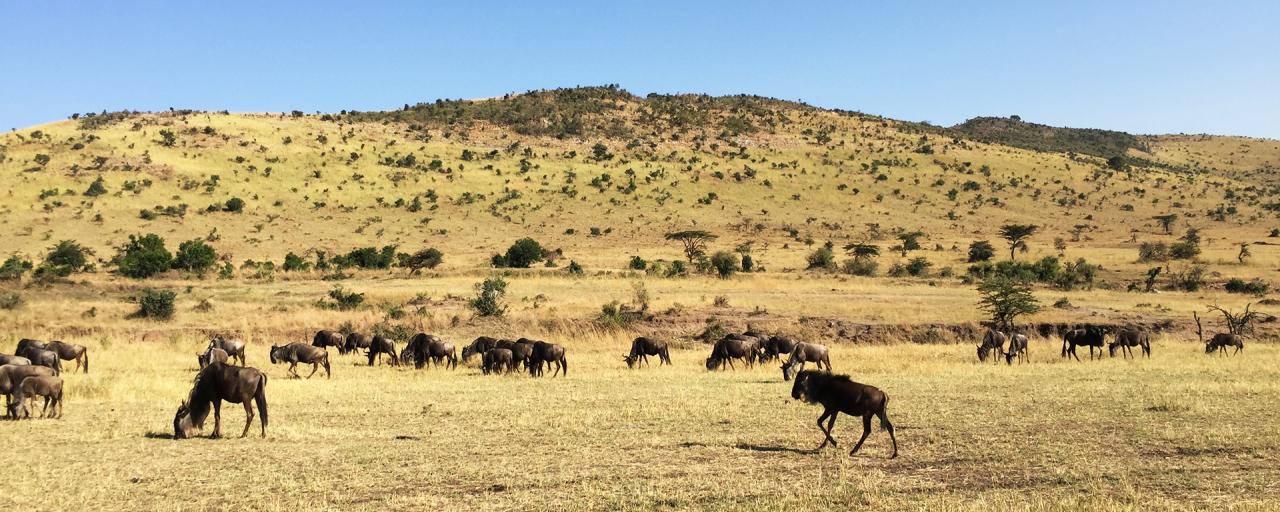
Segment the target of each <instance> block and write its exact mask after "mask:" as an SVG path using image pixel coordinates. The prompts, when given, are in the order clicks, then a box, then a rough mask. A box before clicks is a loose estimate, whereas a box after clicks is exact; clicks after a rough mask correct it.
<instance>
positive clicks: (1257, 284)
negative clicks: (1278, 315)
mask: <svg viewBox="0 0 1280 512" xmlns="http://www.w3.org/2000/svg"><path fill="white" fill-rule="evenodd" d="M1225 287H1226V290H1227V292H1228V293H1244V294H1249V295H1257V296H1259V297H1261V296H1263V295H1266V294H1267V292H1268V291H1269V290H1270V289H1271V285H1269V284H1267V282H1266V281H1263V280H1261V279H1252V280H1249V281H1245V280H1243V279H1240V278H1238V277H1233V278H1231V279H1230V280H1228V281H1227V284H1226V286H1225Z"/></svg>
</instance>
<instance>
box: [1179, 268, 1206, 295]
mask: <svg viewBox="0 0 1280 512" xmlns="http://www.w3.org/2000/svg"><path fill="white" fill-rule="evenodd" d="M1204 274H1205V267H1204V265H1191V266H1190V267H1187V268H1186V269H1185V270H1183V271H1181V272H1175V273H1174V274H1173V286H1174V287H1175V288H1178V289H1180V290H1184V291H1188V292H1195V291H1199V290H1200V288H1201V287H1202V286H1204Z"/></svg>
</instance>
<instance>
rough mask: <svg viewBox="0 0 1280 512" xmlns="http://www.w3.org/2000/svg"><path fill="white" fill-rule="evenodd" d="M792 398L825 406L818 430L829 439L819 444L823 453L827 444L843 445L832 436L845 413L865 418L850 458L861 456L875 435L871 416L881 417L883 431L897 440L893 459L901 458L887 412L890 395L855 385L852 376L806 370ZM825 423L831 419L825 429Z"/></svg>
mask: <svg viewBox="0 0 1280 512" xmlns="http://www.w3.org/2000/svg"><path fill="white" fill-rule="evenodd" d="M791 398H794V399H796V400H804V401H805V402H808V403H811V404H815V403H816V404H822V407H823V411H822V416H818V429H819V430H822V434H823V435H824V436H826V438H825V439H823V440H822V444H821V445H818V449H819V450H821V449H822V448H824V447H826V446H827V443H831V445H832V446H839V444H838V443H836V439H835V438H834V437H832V436H831V430H832V428H834V427H835V424H836V416H837V415H839V414H840V413H845V414H848V415H850V416H861V417H862V438H860V439H858V444H856V445H854V446H853V450H850V451H849V455H853V454H855V453H858V449H859V448H861V447H862V443H863V441H866V440H867V436H868V435H871V417H872V416H878V417H879V418H880V428H883V429H885V430H888V431H889V439H890V440H891V441H893V455H891V456H890V457H889V458H894V457H897V456H898V438H897V437H895V436H894V435H893V424H892V423H890V422H889V415H888V412H887V408H888V406H889V395H886V394H884V392H883V391H880V390H879V389H877V388H876V387H875V386H869V385H866V384H859V383H857V382H854V381H853V380H851V379H849V376H848V375H835V374H832V373H828V372H822V371H818V370H805V371H802V372H800V373H799V374H798V375H796V382H795V384H794V385H792V386H791ZM828 418H830V419H829V420H828ZM823 420H827V425H826V426H825V427H824V426H823V425H822V421H823Z"/></svg>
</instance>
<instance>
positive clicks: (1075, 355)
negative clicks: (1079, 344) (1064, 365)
mask: <svg viewBox="0 0 1280 512" xmlns="http://www.w3.org/2000/svg"><path fill="white" fill-rule="evenodd" d="M1067 354H1069V355H1070V356H1071V357H1074V358H1076V362H1077V363H1079V362H1080V354H1077V353H1076V345H1075V344H1074V343H1073V344H1071V348H1070V349H1069V350H1067Z"/></svg>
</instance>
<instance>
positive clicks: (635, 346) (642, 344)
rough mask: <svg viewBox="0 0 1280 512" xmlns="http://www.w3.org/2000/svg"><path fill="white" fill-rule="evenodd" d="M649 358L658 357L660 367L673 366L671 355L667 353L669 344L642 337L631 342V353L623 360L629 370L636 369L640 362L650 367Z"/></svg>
mask: <svg viewBox="0 0 1280 512" xmlns="http://www.w3.org/2000/svg"><path fill="white" fill-rule="evenodd" d="M649 356H658V366H662V363H666V364H671V354H670V353H668V351H667V342H665V341H662V340H655V339H652V338H646V337H644V336H640V337H638V338H636V339H634V340H632V341H631V353H630V354H628V355H626V356H625V357H623V358H622V360H623V361H626V362H627V368H635V366H636V364H637V363H638V362H641V361H643V362H644V364H645V366H648V365H649Z"/></svg>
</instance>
